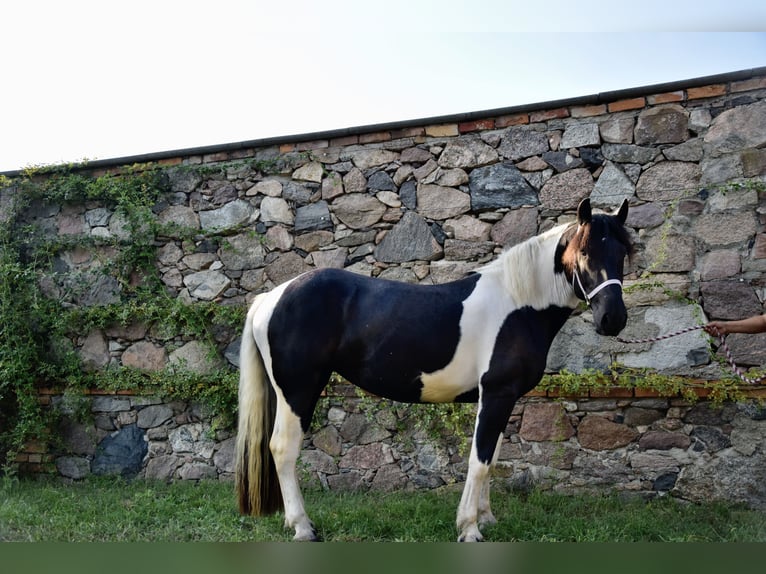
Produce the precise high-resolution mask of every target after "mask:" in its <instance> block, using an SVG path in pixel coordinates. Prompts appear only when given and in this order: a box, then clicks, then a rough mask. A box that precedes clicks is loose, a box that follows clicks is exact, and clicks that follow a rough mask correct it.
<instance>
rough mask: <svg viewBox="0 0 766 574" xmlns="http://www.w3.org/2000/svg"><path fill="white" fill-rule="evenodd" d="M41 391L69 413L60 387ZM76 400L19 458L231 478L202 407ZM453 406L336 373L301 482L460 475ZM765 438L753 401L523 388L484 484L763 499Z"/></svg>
mask: <svg viewBox="0 0 766 574" xmlns="http://www.w3.org/2000/svg"><path fill="white" fill-rule="evenodd" d="M43 397H44V398H45V400H46V402H49V403H50V404H51V405H53V407H54V408H57V409H59V410H62V411H64V412H65V413H66V412H70V413H71V412H72V405H67V404H66V399H65V398H64V397H62V396H60V395H52V396H50V395H43ZM754 398H757V395H754ZM82 400H85V402H86V410H87V411H89V412H90V414H91V417H86V418H87V419H89V420H86V421H85V422H79V421H78V420H77V419H76V418H74V417H72V416H64V417H63V418H62V419H61V422H60V424H59V427H58V429H57V431H58V434H59V436H60V437H61V439H62V443H61V444H60V445H58V446H57V447H56V448H53V449H51V450H48V449H47V447H45V446H43V448H42V452H39V453H36V454H33V453H27V455H26V456H27V457H33V458H32V460H36V461H39V462H40V463H43V462H46V463H48V465H49V466H50V465H51V464H52V465H53V466H55V469H56V472H57V473H58V474H60V475H61V476H63V477H65V478H69V479H74V480H79V479H82V478H85V477H87V476H90V475H91V474H95V475H102V474H122V475H125V476H138V477H140V478H147V479H154V480H178V479H185V480H198V479H213V480H223V481H230V480H232V476H233V475H232V473H233V470H234V461H233V453H234V438H235V437H234V435H233V433H232V431H231V430H229V429H221V428H216V423H215V420H214V417H213V415H212V413H210V412H209V411H207V410H206V409H205V408H204V407H202V406H200V405H195V404H193V403H192V404H190V403H187V402H183V401H176V402H169V403H168V402H163V401H161V400H160V399H156V398H147V397H137V396H131V395H93V396H89V397H87V398H85V399H82ZM80 406H82V405H80ZM464 407H465V408H463V407H461V409H460V415H461V416H460V418H459V420H457V421H456V422H457V424H456V425H455V426H452V425H450V428H447V426H446V425H444V424H443V423H442V421H440V419H438V418H429V417H428V416H426V415H427V414H428V413H427V409H432V408H433V407H431V406H429V405H414V406H410V407H405V406H403V405H401V404H398V403H395V402H393V401H387V400H377V399H376V400H371V399H370V398H361V397H359V396H358V395H357V393H356V392H355V391H354V389H352V388H351V387H349V386H347V385H336V386H334V387H332V388H331V390H330V392H329V393H328V396H325V397H324V398H322V399H321V400H320V404H319V408H318V411H319V412H318V416H317V417H316V421H317V422H316V423H315V425H314V428H313V429H312V432H311V433H310V434H309V435H308V436H307V437H306V439H305V440H304V445H303V450H302V452H301V457H300V459H299V470H300V474H301V479H302V482H303V484H304V485H311V486H314V487H321V488H324V489H329V490H339V491H348V490H354V491H357V490H362V491H365V490H377V491H390V490H416V489H432V488H440V487H448V486H449V485H459V484H460V483H461V482H462V481H464V480H465V473H466V470H467V452H468V449H469V445H470V437H471V432H472V414H473V413H475V406H474V405H471V406H468V405H465V406H464ZM79 410H80V411H81V410H82V409H81V408H80V409H79ZM424 420H429V421H430V422H429V423H427V424H424ZM456 427H459V430H456ZM765 444H766V410H764V409H763V408H762V407H759V406H757V405H756V404H755V403H742V404H734V403H725V404H722V405H715V404H712V403H711V402H709V401H706V400H704V399H703V400H700V401H692V402H690V401H689V400H687V399H683V398H680V397H676V396H674V397H663V396H660V394H659V393H657V392H651V391H636V390H632V389H619V388H617V389H611V390H609V391H608V392H604V393H601V394H600V396H597V394H596V393H594V396H563V397H548V396H547V395H546V393H544V392H533V393H530V394H529V395H528V396H526V397H524V398H523V399H522V400H521V401H520V402H519V404H518V405H517V406H516V408H515V409H514V412H513V415H512V416H511V418H510V420H509V422H508V425H507V427H506V430H505V434H504V439H503V442H502V444H501V447H500V455H499V458H498V463H497V468H496V470H495V474H494V477H495V478H494V485H495V489H496V490H498V491H502V490H510V491H525V490H528V489H530V488H533V487H534V488H539V489H546V490H554V491H557V492H565V493H574V492H591V493H596V492H606V491H616V492H624V493H627V494H633V495H638V496H644V497H653V496H661V495H668V494H670V495H672V496H676V497H679V498H682V499H685V500H690V501H695V502H702V501H709V500H711V499H717V500H725V501H730V502H736V503H742V504H745V505H748V506H750V507H753V508H760V509H765V510H766V480H764V477H766V448H764V445H765ZM27 460H28V461H29V458H28V459H27Z"/></svg>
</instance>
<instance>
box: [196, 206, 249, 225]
mask: <svg viewBox="0 0 766 574" xmlns="http://www.w3.org/2000/svg"><path fill="white" fill-rule="evenodd" d="M253 211H254V209H253V206H252V205H250V203H249V202H247V201H244V200H242V199H237V200H235V201H232V202H231V203H227V204H226V205H224V206H223V207H220V208H218V209H212V210H210V211H200V213H199V221H200V226H201V227H202V229H203V230H204V231H207V232H216V231H226V230H228V229H232V228H234V227H238V226H240V225H244V224H245V223H248V222H249V221H250V217H252V215H253Z"/></svg>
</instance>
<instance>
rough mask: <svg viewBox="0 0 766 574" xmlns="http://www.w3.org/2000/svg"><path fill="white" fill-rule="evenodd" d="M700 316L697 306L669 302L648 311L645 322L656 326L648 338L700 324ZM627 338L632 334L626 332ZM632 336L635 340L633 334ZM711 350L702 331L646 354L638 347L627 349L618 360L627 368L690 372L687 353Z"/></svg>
mask: <svg viewBox="0 0 766 574" xmlns="http://www.w3.org/2000/svg"><path fill="white" fill-rule="evenodd" d="M700 315H701V310H700V308H699V306H697V305H686V304H682V303H676V302H669V303H667V304H665V305H663V306H662V307H648V308H646V310H645V312H644V321H643V322H645V323H646V324H648V325H653V326H654V328H653V329H652V330H651V334H649V333H647V336H658V335H665V334H667V333H673V332H675V331H677V330H678V329H679V328H680V327H686V326H691V325H696V324H698V323H699V317H700ZM630 322H631V323H634V324H635V323H638V322H640V319H631V321H630ZM623 336H628V333H624V334H623ZM629 336H630V337H633V335H632V334H631V335H629ZM640 338H643V337H640ZM707 347H708V339H707V335H705V334H704V332H703V331H701V330H698V331H691V332H689V333H685V334H683V335H679V336H676V337H672V338H670V339H666V340H663V341H660V342H657V343H652V344H651V346H650V347H649V349H647V350H643V351H639V350H635V346H624V347H623V350H625V351H627V352H625V353H624V354H619V355H618V357H617V360H618V361H619V362H620V363H622V364H623V365H625V366H627V367H636V368H648V369H652V370H656V371H660V372H662V371H670V370H675V371H676V372H677V373H686V372H687V363H686V354H687V353H688V352H689V350H690V349H705V348H707Z"/></svg>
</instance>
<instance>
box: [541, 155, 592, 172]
mask: <svg viewBox="0 0 766 574" xmlns="http://www.w3.org/2000/svg"><path fill="white" fill-rule="evenodd" d="M543 160H545V163H547V164H548V165H549V166H551V167H552V168H553V169H555V170H556V173H563V172H565V171H569V170H570V169H574V168H576V167H582V166H583V161H582V160H581V159H580V158H579V157H573V156H571V155H570V154H569V153H568V152H566V151H547V152H545V153H544V154H543Z"/></svg>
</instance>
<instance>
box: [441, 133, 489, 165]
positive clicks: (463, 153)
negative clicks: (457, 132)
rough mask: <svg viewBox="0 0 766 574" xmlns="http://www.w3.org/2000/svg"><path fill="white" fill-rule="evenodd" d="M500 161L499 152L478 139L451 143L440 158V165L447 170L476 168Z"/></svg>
mask: <svg viewBox="0 0 766 574" xmlns="http://www.w3.org/2000/svg"><path fill="white" fill-rule="evenodd" d="M497 159H498V155H497V152H496V151H495V150H494V149H493V148H492V147H490V146H488V145H487V144H486V143H484V142H483V141H481V140H480V139H478V138H468V139H460V140H457V141H454V142H450V143H449V144H447V146H446V147H445V148H444V151H443V152H442V154H441V155H440V156H439V165H440V166H441V167H446V168H463V167H467V168H474V167H479V166H482V165H487V164H490V163H495V162H496V161H497Z"/></svg>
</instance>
